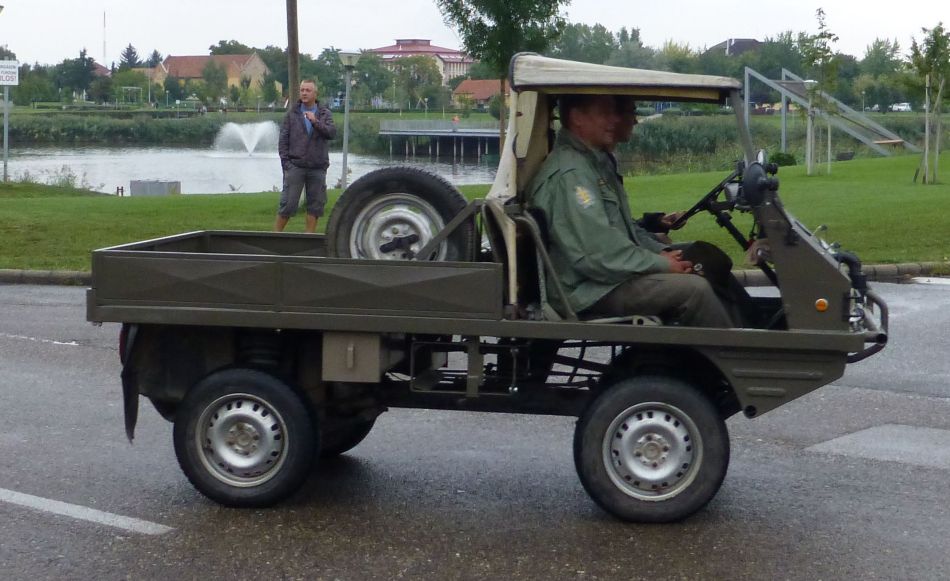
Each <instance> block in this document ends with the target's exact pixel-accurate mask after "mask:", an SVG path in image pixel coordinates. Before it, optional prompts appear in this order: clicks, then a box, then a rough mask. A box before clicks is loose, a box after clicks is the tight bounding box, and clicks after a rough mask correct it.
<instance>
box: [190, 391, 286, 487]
mask: <svg viewBox="0 0 950 581" xmlns="http://www.w3.org/2000/svg"><path fill="white" fill-rule="evenodd" d="M195 437H196V439H197V440H198V444H199V446H198V448H199V450H200V453H201V462H202V464H203V465H204V466H205V468H206V469H207V470H208V472H209V473H210V474H211V475H213V476H214V477H215V478H217V479H218V480H221V481H222V482H225V483H227V484H229V485H231V486H238V487H249V486H258V485H260V484H263V483H264V482H266V481H268V480H270V479H271V478H272V477H273V476H274V475H275V474H276V473H277V471H278V469H279V468H280V466H281V465H283V462H284V459H285V458H286V446H287V443H286V425H285V424H284V420H283V418H281V416H280V414H278V413H277V412H276V410H274V409H273V408H272V407H271V406H270V405H268V404H267V402H265V401H264V400H261V399H260V398H257V397H255V396H252V395H247V394H233V395H228V396H224V397H221V398H219V399H218V400H216V401H215V402H213V403H212V404H211V405H209V406H208V407H207V408H206V409H205V412H204V413H203V414H202V415H201V418H200V419H199V423H198V430H197V431H196V434H195Z"/></svg>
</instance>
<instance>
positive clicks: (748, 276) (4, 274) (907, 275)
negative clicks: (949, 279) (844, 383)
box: [0, 262, 950, 286]
mask: <svg viewBox="0 0 950 581" xmlns="http://www.w3.org/2000/svg"><path fill="white" fill-rule="evenodd" d="M935 270H939V271H940V273H941V274H946V273H948V272H950V263H947V262H906V263H902V264H868V265H864V274H866V275H867V277H868V280H869V281H872V282H906V281H908V280H909V279H911V278H913V277H915V276H930V275H932V274H933V272H934V271H935ZM734 272H735V275H736V278H737V279H738V280H739V282H740V283H742V285H743V286H769V284H770V283H769V280H768V278H766V276H765V274H764V273H763V272H762V271H759V270H736V271H734ZM938 276H939V275H938ZM0 284H43V285H62V286H89V285H91V284H92V273H90V272H83V271H75V270H16V269H0Z"/></svg>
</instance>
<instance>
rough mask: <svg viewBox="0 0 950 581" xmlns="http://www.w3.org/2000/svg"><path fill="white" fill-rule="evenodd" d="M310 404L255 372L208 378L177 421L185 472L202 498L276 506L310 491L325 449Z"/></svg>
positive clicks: (238, 504)
mask: <svg viewBox="0 0 950 581" xmlns="http://www.w3.org/2000/svg"><path fill="white" fill-rule="evenodd" d="M317 433H318V432H317V431H316V430H315V429H314V424H313V420H312V419H311V417H310V414H309V412H308V409H307V405H306V403H305V401H304V400H303V399H302V398H301V397H300V395H298V394H297V393H296V392H295V391H294V390H293V389H291V388H290V387H289V386H288V385H287V384H285V383H283V382H282V381H280V380H279V379H277V378H275V377H273V376H271V375H268V374H266V373H263V372H260V371H256V370H252V369H229V370H226V371H220V372H217V373H213V374H212V375H209V376H208V377H206V378H205V379H203V380H202V381H201V382H199V383H198V384H197V385H196V386H195V387H193V388H192V389H191V390H190V391H189V392H188V394H187V395H186V396H185V399H184V401H182V403H181V406H180V408H179V411H178V413H177V415H176V417H175V428H174V441H175V455H176V456H177V457H178V464H179V465H180V466H181V469H182V471H183V472H184V473H185V475H186V476H187V477H188V480H190V481H191V483H192V484H193V485H194V487H195V488H197V489H198V491H199V492H201V493H202V494H204V495H205V496H207V497H208V498H210V499H212V500H214V501H215V502H218V503H220V504H223V505H226V506H233V507H263V506H270V505H273V504H275V503H277V502H279V501H281V500H283V499H285V498H287V497H288V496H290V495H291V494H293V493H294V492H296V491H297V489H298V488H300V486H301V485H302V484H303V482H304V480H305V479H306V477H307V474H308V473H309V471H310V467H311V465H312V463H313V458H314V450H315V449H318V448H317V446H318V444H319V443H318V442H317Z"/></svg>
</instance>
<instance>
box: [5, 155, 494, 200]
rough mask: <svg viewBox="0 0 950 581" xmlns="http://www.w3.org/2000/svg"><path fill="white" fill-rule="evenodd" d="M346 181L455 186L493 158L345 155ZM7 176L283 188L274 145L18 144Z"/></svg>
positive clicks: (215, 189)
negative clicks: (395, 173)
mask: <svg viewBox="0 0 950 581" xmlns="http://www.w3.org/2000/svg"><path fill="white" fill-rule="evenodd" d="M342 163H343V154H342V152H339V151H336V152H331V153H330V169H329V170H328V171H327V186H328V187H331V188H332V187H335V186H336V185H337V183H338V182H339V180H340V177H341V171H342ZM347 165H348V167H349V170H350V178H349V183H353V181H354V180H356V179H357V178H359V177H360V176H362V175H364V174H366V173H368V172H370V171H373V170H375V169H379V168H382V167H388V166H393V165H411V166H414V167H420V168H425V169H428V170H429V171H432V172H435V173H437V174H439V175H442V176H443V177H445V178H446V179H447V180H449V181H450V182H452V183H454V184H456V185H463V184H487V183H491V182H492V181H493V180H494V179H495V170H496V168H497V158H495V161H486V160H482V161H481V162H478V161H476V160H474V159H466V160H465V161H464V163H463V162H460V161H459V160H455V162H454V163H453V161H452V160H451V159H445V158H442V159H440V160H438V161H437V160H435V159H434V158H428V157H425V156H420V157H416V158H404V157H402V156H396V157H393V158H390V157H388V156H371V155H356V154H352V153H351V154H349V155H348V156H347ZM8 172H9V175H10V177H11V179H14V180H20V179H23V178H24V177H29V179H30V180H31V181H36V182H44V183H50V182H52V181H55V180H56V178H57V176H62V175H64V174H66V175H69V174H72V175H74V176H75V182H76V185H85V186H86V187H89V188H90V189H93V190H96V191H100V192H106V193H113V194H114V193H116V188H118V187H120V186H121V187H122V188H124V190H125V192H126V194H128V192H129V182H130V181H132V180H161V181H180V182H181V191H182V193H184V194H205V193H213V194H219V193H230V192H261V191H271V190H279V189H280V187H281V181H282V178H281V170H280V161H279V160H278V157H277V151H276V149H272V150H267V151H255V152H254V153H251V154H248V153H247V152H241V151H236V150H229V149H220V148H219V149H215V148H210V147H209V148H203V149H194V148H171V147H155V148H141V147H135V148H131V147H123V148H107V147H86V146H76V147H54V148H18V147H16V146H15V145H14V146H13V147H12V148H11V150H10V162H9V168H8Z"/></svg>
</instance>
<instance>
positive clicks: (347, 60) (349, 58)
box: [340, 52, 360, 190]
mask: <svg viewBox="0 0 950 581" xmlns="http://www.w3.org/2000/svg"><path fill="white" fill-rule="evenodd" d="M359 60H360V53H358V52H340V62H341V63H343V68H344V69H346V80H345V81H344V82H345V83H346V93H345V95H344V96H343V98H344V102H343V177H341V178H340V189H343V190H345V189H346V178H347V176H346V154H347V153H348V151H349V147H350V78H351V76H352V74H353V67H355V66H356V63H357V61H359Z"/></svg>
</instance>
